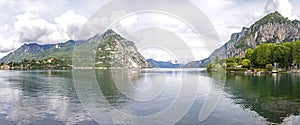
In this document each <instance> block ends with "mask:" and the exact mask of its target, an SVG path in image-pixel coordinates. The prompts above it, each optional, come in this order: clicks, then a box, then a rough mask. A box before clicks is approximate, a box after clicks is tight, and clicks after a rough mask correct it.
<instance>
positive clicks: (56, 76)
mask: <svg viewBox="0 0 300 125" xmlns="http://www.w3.org/2000/svg"><path fill="white" fill-rule="evenodd" d="M299 112H300V75H297V74H277V75H275V74H274V75H262V76H248V75H230V74H227V75H225V74H220V73H219V74H218V73H216V74H207V73H206V72H205V71H203V69H143V70H134V69H132V70H74V71H68V70H65V71H51V70H48V71H47V70H46V71H0V124H1V125H6V124H8V125H14V124H21V125H23V124H25V125H40V124H43V125H47V124H49V125H61V124H69V125H72V124H78V125H93V124H174V123H176V124H178V125H181V124H183V125H193V124H195V125H198V124H211V125H214V124H224V125H231V124H236V125H243V124H245V125H248V124H251V125H255V124H258V125H260V124H272V123H273V124H300V118H299V117H298V114H299Z"/></svg>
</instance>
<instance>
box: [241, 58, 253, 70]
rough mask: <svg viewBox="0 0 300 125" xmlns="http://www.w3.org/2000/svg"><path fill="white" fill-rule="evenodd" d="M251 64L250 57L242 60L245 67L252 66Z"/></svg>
mask: <svg viewBox="0 0 300 125" xmlns="http://www.w3.org/2000/svg"><path fill="white" fill-rule="evenodd" d="M250 65H251V61H250V60H249V59H244V60H243V61H242V66H243V68H250Z"/></svg>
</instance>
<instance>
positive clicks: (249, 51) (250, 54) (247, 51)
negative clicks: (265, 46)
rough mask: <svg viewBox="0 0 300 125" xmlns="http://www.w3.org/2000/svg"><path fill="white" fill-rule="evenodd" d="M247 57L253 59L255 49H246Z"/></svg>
mask: <svg viewBox="0 0 300 125" xmlns="http://www.w3.org/2000/svg"><path fill="white" fill-rule="evenodd" d="M245 58H246V59H249V60H251V61H253V50H252V49H251V48H248V49H247V50H246V53H245Z"/></svg>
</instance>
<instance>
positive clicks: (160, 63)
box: [147, 59, 183, 68]
mask: <svg viewBox="0 0 300 125" xmlns="http://www.w3.org/2000/svg"><path fill="white" fill-rule="evenodd" d="M147 62H149V63H150V64H151V65H152V67H153V68H181V67H182V66H183V64H178V63H175V64H174V63H172V62H163V61H156V60H154V59H147Z"/></svg>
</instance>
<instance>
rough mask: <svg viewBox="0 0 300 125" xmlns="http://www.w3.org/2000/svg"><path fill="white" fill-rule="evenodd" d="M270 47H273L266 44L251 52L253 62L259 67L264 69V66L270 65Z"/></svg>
mask: <svg viewBox="0 0 300 125" xmlns="http://www.w3.org/2000/svg"><path fill="white" fill-rule="evenodd" d="M272 47H273V45H268V44H261V45H260V46H257V47H256V48H255V49H254V52H253V57H254V60H253V62H254V63H255V64H256V65H258V66H260V67H265V65H267V64H271V63H272V59H271V54H272V52H271V49H272Z"/></svg>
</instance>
